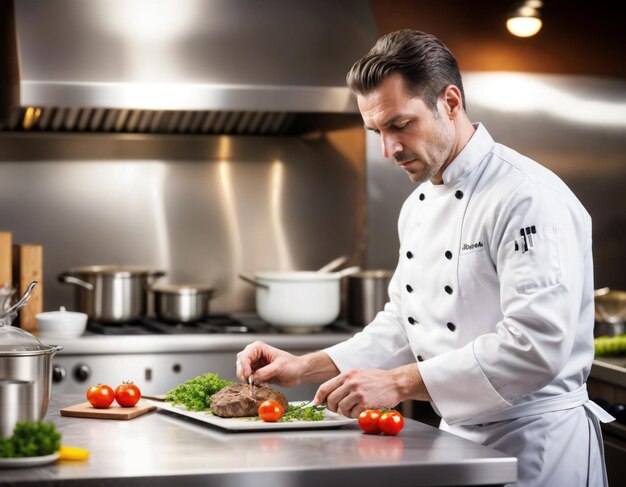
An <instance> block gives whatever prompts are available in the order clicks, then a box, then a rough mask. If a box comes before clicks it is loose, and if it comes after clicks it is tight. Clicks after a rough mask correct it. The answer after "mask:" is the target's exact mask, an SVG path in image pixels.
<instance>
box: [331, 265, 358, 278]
mask: <svg viewBox="0 0 626 487" xmlns="http://www.w3.org/2000/svg"><path fill="white" fill-rule="evenodd" d="M360 270H361V267H359V266H358V265H355V266H352V267H348V268H347V269H344V270H342V271H339V272H333V274H334V275H335V276H337V277H338V278H339V279H341V278H342V277H346V276H349V275H351V274H356V273H357V272H359V271H360Z"/></svg>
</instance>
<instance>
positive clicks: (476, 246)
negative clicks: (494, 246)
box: [461, 242, 484, 251]
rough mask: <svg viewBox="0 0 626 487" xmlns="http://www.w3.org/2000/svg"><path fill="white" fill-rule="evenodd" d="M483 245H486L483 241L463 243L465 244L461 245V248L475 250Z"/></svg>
mask: <svg viewBox="0 0 626 487" xmlns="http://www.w3.org/2000/svg"><path fill="white" fill-rule="evenodd" d="M481 247H484V245H483V243H482V242H476V243H473V244H463V246H462V247H461V250H466V251H467V250H475V249H479V248H481Z"/></svg>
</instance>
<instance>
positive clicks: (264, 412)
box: [259, 399, 285, 423]
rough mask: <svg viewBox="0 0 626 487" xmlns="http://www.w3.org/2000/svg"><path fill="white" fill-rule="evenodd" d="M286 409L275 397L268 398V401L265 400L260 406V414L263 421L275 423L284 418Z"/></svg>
mask: <svg viewBox="0 0 626 487" xmlns="http://www.w3.org/2000/svg"><path fill="white" fill-rule="evenodd" d="M284 413H285V410H284V409H283V406H282V405H281V404H280V403H279V402H278V401H274V400H273V399H268V400H267V401H263V402H262V403H261V405H260V406H259V416H260V417H261V419H262V420H263V421H266V422H268V423H275V422H276V421H278V420H279V419H280V418H282V416H283V414H284Z"/></svg>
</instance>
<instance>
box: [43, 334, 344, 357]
mask: <svg viewBox="0 0 626 487" xmlns="http://www.w3.org/2000/svg"><path fill="white" fill-rule="evenodd" d="M351 336H352V335H351V334H349V333H310V334H277V333H274V334H256V333H240V334H239V333H234V334H219V333H215V334H213V333H211V334H206V335H126V336H114V335H94V334H90V335H83V336H81V337H79V338H68V339H47V338H42V339H41V342H42V343H44V344H46V345H61V346H62V347H63V350H62V351H60V352H59V353H58V354H59V355H93V354H110V353H111V350H115V353H116V354H122V353H165V352H170V353H174V352H212V351H218V352H239V351H240V350H242V349H243V348H244V347H245V346H246V345H248V344H249V343H252V342H254V341H256V340H262V341H264V342H266V343H269V344H270V345H272V346H274V347H278V348H282V349H286V350H320V349H322V348H326V347H329V346H331V345H335V344H336V343H339V342H341V341H344V340H347V339H348V338H350V337H351Z"/></svg>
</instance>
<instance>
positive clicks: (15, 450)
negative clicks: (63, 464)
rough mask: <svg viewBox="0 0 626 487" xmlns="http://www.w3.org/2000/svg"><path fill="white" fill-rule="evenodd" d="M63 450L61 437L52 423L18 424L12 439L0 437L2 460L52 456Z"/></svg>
mask: <svg viewBox="0 0 626 487" xmlns="http://www.w3.org/2000/svg"><path fill="white" fill-rule="evenodd" d="M59 448H61V435H60V434H59V432H58V431H57V430H56V427H55V426H54V424H52V423H43V422H41V421H37V422H25V423H17V424H16V425H15V429H14V430H13V436H11V437H10V438H1V437H0V458H23V457H39V456H43V455H52V454H53V453H54V452H57V451H59Z"/></svg>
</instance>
